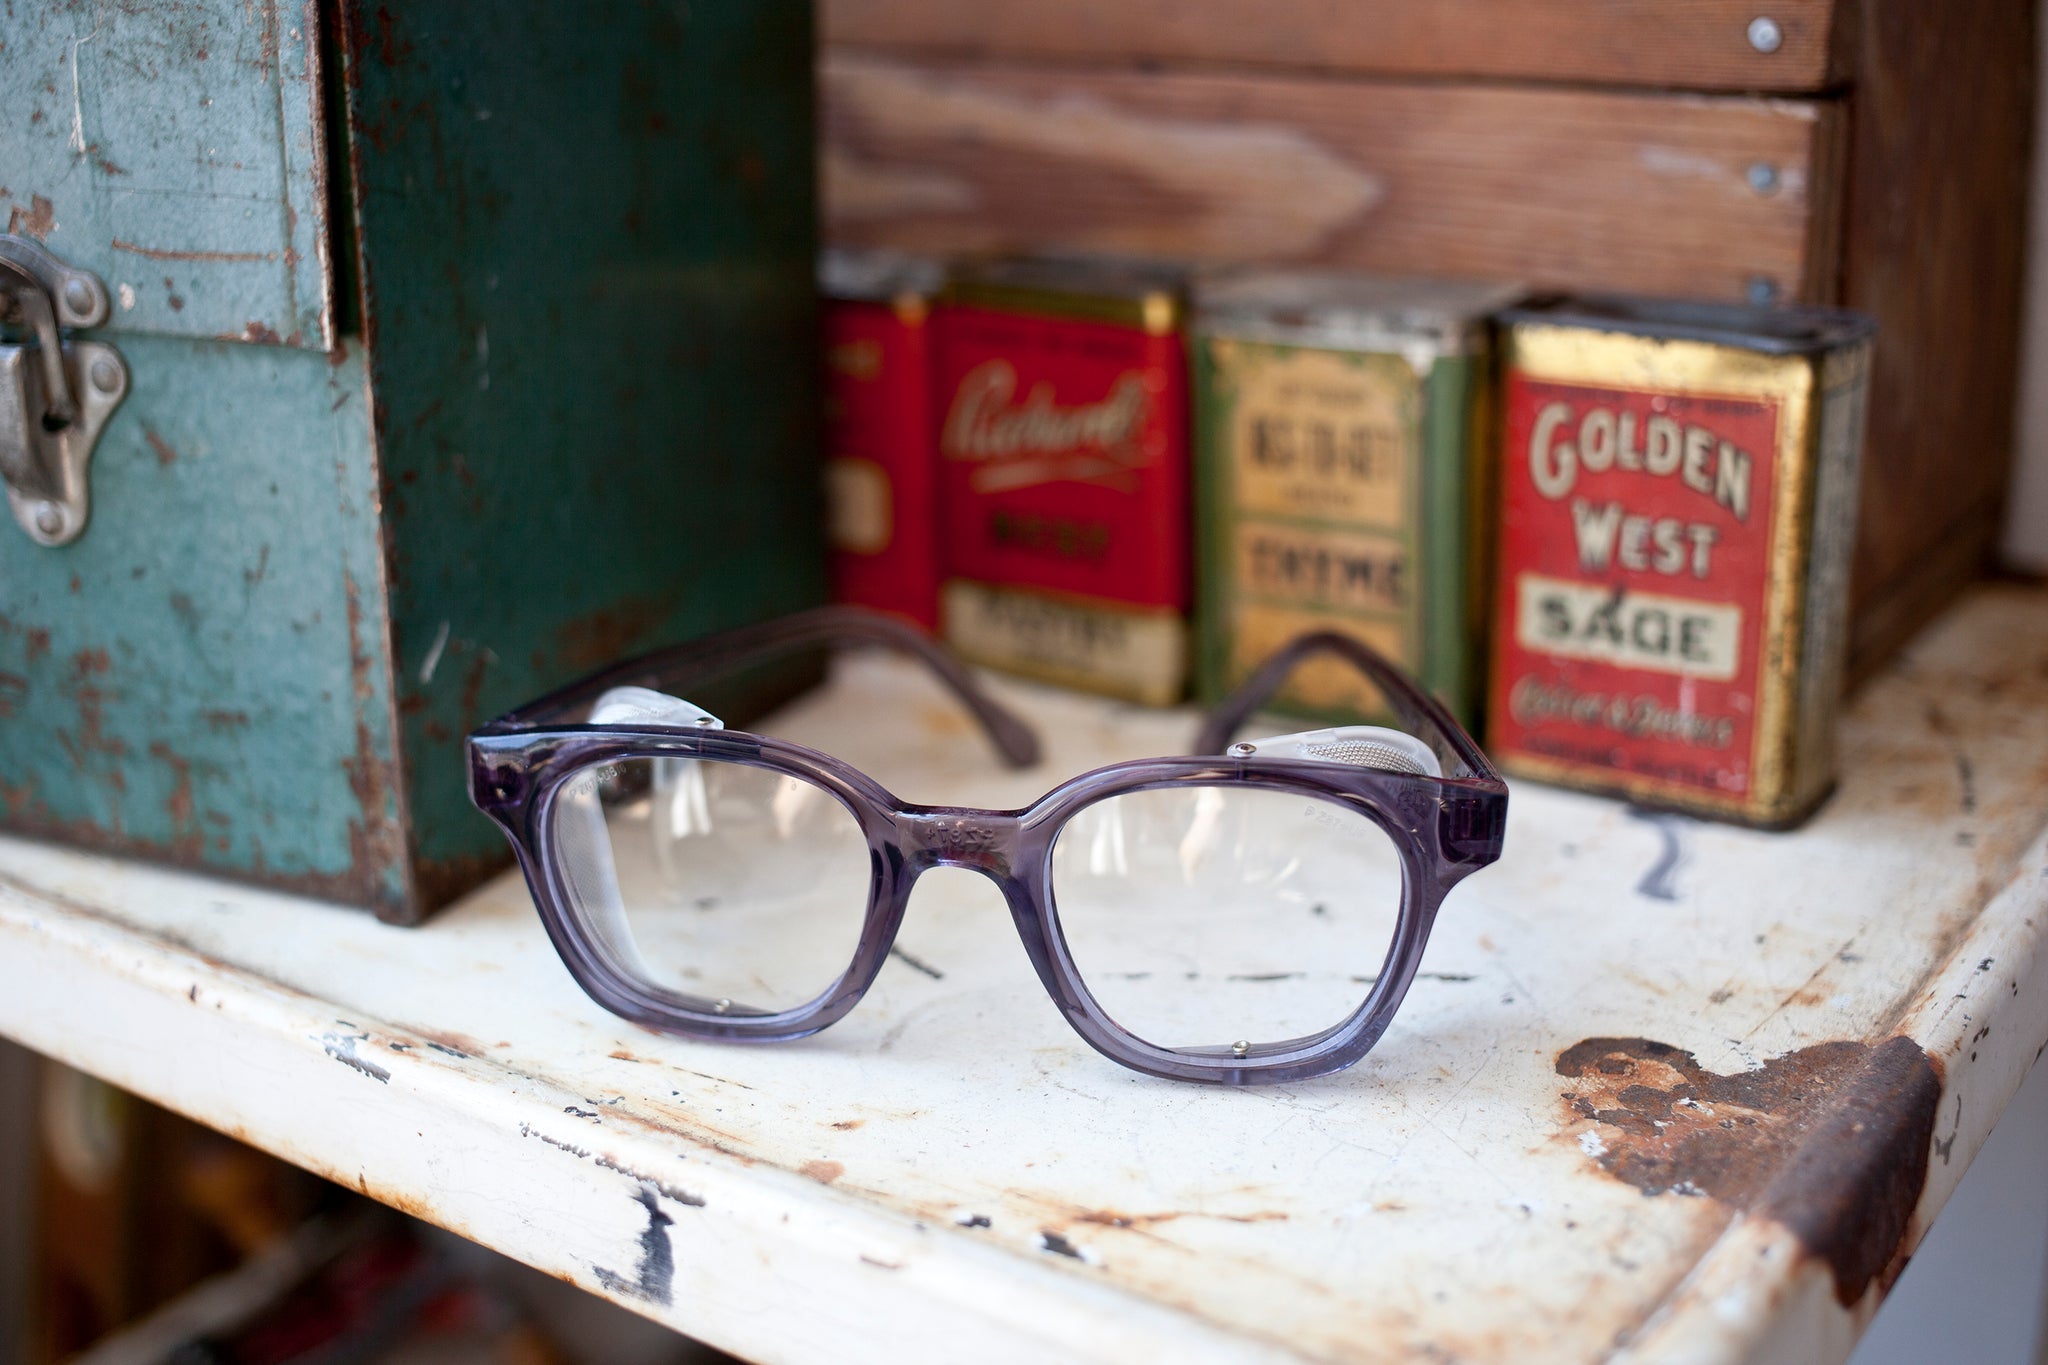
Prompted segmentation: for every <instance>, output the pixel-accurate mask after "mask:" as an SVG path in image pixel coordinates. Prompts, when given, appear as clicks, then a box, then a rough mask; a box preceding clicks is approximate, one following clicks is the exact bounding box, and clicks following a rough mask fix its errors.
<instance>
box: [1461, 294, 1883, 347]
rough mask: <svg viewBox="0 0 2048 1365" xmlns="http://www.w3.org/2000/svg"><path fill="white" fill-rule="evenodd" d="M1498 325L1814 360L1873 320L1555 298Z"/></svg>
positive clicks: (1786, 310)
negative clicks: (1669, 340) (1580, 329)
mask: <svg viewBox="0 0 2048 1365" xmlns="http://www.w3.org/2000/svg"><path fill="white" fill-rule="evenodd" d="M1499 320H1500V322H1501V323H1502V325H1504V326H1511V327H1512V326H1519V325H1522V324H1536V325H1539V326H1551V327H1585V328H1589V329H1591V330H1593V331H1600V332H1623V333H1626V334H1628V335H1630V336H1640V337H1651V338H1656V339H1665V338H1675V339H1680V340H1685V341H1705V342H1711V343H1713V344H1715V345H1719V346H1735V347H1740V348H1742V349H1744V350H1751V351H1761V352H1764V353H1765V354H1768V355H1817V354H1820V353H1822V352H1825V351H1832V350H1835V349H1836V348H1838V347H1842V346H1849V345H1854V344H1855V343H1857V342H1861V341H1867V340H1869V339H1870V338H1871V337H1872V336H1874V335H1875V334H1876V332H1877V320H1876V319H1875V318H1873V317H1871V316H1870V315H1869V314H1867V313H1858V312H1855V311H1854V310H1852V309H1848V308H1820V307H1813V306H1809V305H1788V306H1784V307H1776V308H1755V307H1751V306H1749V305H1746V304H1736V303H1702V302H1699V301H1696V300H1688V299H1650V298H1635V297H1629V296H1625V295H1618V294H1614V295H1609V294H1558V295H1552V296H1549V297H1545V298H1540V299H1532V300H1530V301H1528V302H1527V303H1524V304H1522V305H1520V306H1519V307H1515V308H1509V309H1507V310H1505V311H1503V312H1502V313H1501V314H1500V315H1499Z"/></svg>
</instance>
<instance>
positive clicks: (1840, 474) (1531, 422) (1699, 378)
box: [1487, 298, 1875, 827]
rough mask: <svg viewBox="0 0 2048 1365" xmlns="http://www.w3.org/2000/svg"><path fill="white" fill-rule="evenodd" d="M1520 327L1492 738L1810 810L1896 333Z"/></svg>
mask: <svg viewBox="0 0 2048 1365" xmlns="http://www.w3.org/2000/svg"><path fill="white" fill-rule="evenodd" d="M1499 322H1500V327H1501V337H1500V345H1501V353H1502V376H1501V463H1500V467H1499V476H1500V484H1501V508H1500V542H1499V561H1498V562H1499V570H1498V578H1497V584H1498V591H1497V594H1496V601H1495V607H1494V621H1495V634H1494V642H1493V648H1494V660H1493V672H1492V679H1493V681H1492V686H1491V688H1490V693H1489V699H1488V714H1487V740H1488V743H1487V747H1488V752H1489V753H1491V754H1492V755H1493V757H1494V758H1495V759H1496V761H1498V762H1499V763H1500V765H1501V766H1502V767H1503V768H1504V769H1506V770H1507V771H1509V772H1511V773H1519V774H1523V775H1526V776H1529V777H1535V778H1540V779H1543V780H1546V781H1554V782H1558V783H1562V784H1566V785H1570V786H1576V787H1584V788H1588V789H1591V790H1595V791H1602V792H1609V793H1613V794H1617V795H1622V796H1626V797H1629V798H1631V799H1634V800H1637V801H1641V802H1644V803H1645V804H1651V805H1656V806H1662V807H1670V808H1675V809H1681V810H1686V811H1690V812H1693V813H1696V814H1700V815H1706V816H1712V817H1716V818H1721V819H1728V820H1734V821H1739V822H1742V823H1746V824H1753V825H1760V826H1767V827H1784V826H1787V825H1791V824H1795V823H1797V822H1798V821H1800V820H1802V819H1804V818H1805V817H1806V816H1807V815H1808V814H1810V813H1811V812H1812V810H1813V809H1814V808H1815V807H1816V806H1817V805H1819V803H1820V802H1821V801H1822V800H1823V799H1825V797H1826V796H1827V793H1828V792H1829V790H1830V789H1831V788H1832V786H1833V782H1834V757H1835V751H1834V709H1835V704H1836V702H1837V700H1838V699H1839V696H1840V693H1841V687H1842V661H1843V651H1844V645H1845V641H1846V633H1845V630H1844V617H1845V614H1846V610H1847V584H1848V569H1849V556H1850V551H1851V548H1852V540H1853V537H1854V532H1855V508H1856V481H1857V470H1858V465H1859V463H1860V459H1861V447H1862V441H1863V414H1864V408H1865V401H1866V397H1867V391H1868V382H1869V372H1870V349H1871V338H1872V336H1873V333H1874V331H1875V328H1874V326H1873V324H1872V323H1871V322H1870V320H1869V319H1867V318H1865V317H1863V316H1862V315H1860V314H1856V313H1849V312H1844V311H1840V310H1832V309H1792V308H1787V309H1775V310H1768V311H1766V310H1758V309H1750V308H1740V307H1731V306H1722V305H1711V304H1681V303H1670V302H1659V301H1648V300H1631V299H1594V298H1571V299H1560V300H1550V301H1545V302H1542V303H1539V304H1532V305H1529V306H1525V307H1521V308H1516V309H1510V310H1508V311H1506V312H1504V313H1502V314H1501V315H1500V318H1499Z"/></svg>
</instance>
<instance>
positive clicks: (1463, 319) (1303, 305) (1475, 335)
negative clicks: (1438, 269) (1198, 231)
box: [1194, 268, 1528, 354]
mask: <svg viewBox="0 0 2048 1365" xmlns="http://www.w3.org/2000/svg"><path fill="white" fill-rule="evenodd" d="M1527 292H1528V291H1527V290H1526V289H1524V288H1523V287H1522V286H1521V285H1515V284H1485V283H1480V282H1478V281H1473V280H1423V279H1393V278H1387V277H1383V276H1374V275H1360V274H1353V273H1347V272H1340V271H1317V270H1285V269H1263V268H1261V269H1237V270H1227V271H1218V272H1216V273H1214V274H1209V275H1204V276H1203V277H1202V278H1201V279H1200V280H1199V281H1198V282H1197V283H1196V285H1195V289H1194V328H1195V330H1196V331H1197V332H1199V333H1201V334H1202V335H1204V336H1218V337H1242V338H1246V339H1249V340H1254V341H1271V342H1278V343H1280V344H1283V345H1295V346H1325V347H1329V348H1331V349H1336V350H1355V351H1396V350H1398V351H1403V352H1414V351H1416V350H1417V349H1418V348H1420V349H1421V350H1423V351H1424V352H1426V353H1434V354H1447V353H1457V352H1462V351H1468V350H1471V349H1472V348H1473V347H1474V346H1475V345H1476V344H1477V342H1478V340H1479V339H1480V337H1481V336H1482V335H1483V334H1484V329H1485V325H1486V322H1487V319H1488V318H1489V317H1491V316H1492V315H1493V314H1494V313H1495V312H1497V311H1499V310H1500V309H1502V308H1504V307H1506V306H1508V305H1509V304H1511V303H1514V302H1515V301H1516V300H1518V299H1521V298H1523V297H1525V296H1526V295H1527Z"/></svg>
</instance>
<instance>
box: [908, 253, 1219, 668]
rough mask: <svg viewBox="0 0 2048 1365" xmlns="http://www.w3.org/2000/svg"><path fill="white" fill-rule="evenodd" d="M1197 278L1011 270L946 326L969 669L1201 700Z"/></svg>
mask: <svg viewBox="0 0 2048 1365" xmlns="http://www.w3.org/2000/svg"><path fill="white" fill-rule="evenodd" d="M1183 284H1184V278H1183V276H1182V274H1181V272H1179V271H1178V270H1177V269H1174V268H1172V267H1168V266H1163V265H1150V264H1140V263H1127V262H1119V261H1110V260H1095V259H1085V258H1083V259H1069V258H1047V257H1032V258H1011V259H1004V260H997V261H987V262H981V263H978V264H976V265H974V266H971V267H965V268H962V269H960V270H959V271H957V272H956V273H955V274H954V276H953V278H952V280H951V281H950V282H949V283H948V285H947V288H946V293H945V298H944V303H943V306H942V307H941V308H940V310H939V312H938V315H937V318H936V327H937V331H936V338H935V353H934V371H933V372H934V376H935V384H936V392H937V395H938V411H939V414H940V418H939V438H938V442H939V457H940V458H939V470H940V473H939V478H940V488H941V508H942V523H943V525H942V530H941V548H942V555H943V560H944V573H945V585H944V588H943V590H942V593H941V615H942V617H943V619H944V623H945V633H946V637H947V639H948V640H949V642H951V643H952V645H953V646H954V647H955V648H956V649H957V650H959V651H960V652H961V653H962V654H964V655H966V656H967V657H968V658H971V659H974V660H976V661H977V662H981V663H985V664H990V665H993V666H995V667H999V668H1004V669H1008V670H1010V671H1012V672H1017V673H1023V674H1027V675H1029V676H1033V677H1038V678H1042V679H1046V680H1048V681H1051V682H1058V683H1063V684H1067V685H1069V686H1075V687H1083V688H1087V689H1090V690H1092V691H1097V692H1104V693H1108V694H1110V695H1112V696H1120V697H1127V698H1130V699H1132V700H1135V701H1141V702H1148V703H1152V704H1166V703H1170V702H1174V701H1178V700H1180V698H1181V697H1182V696H1183V695H1184V694H1185V692H1186V688H1187V675H1188V606H1189V597H1190V567H1189V538H1190V529H1189V522H1190V519H1191V517H1190V510H1189V506H1188V498H1189V482H1190V470H1189V452H1188V435H1187V432H1188V417H1187V373H1186V357H1185V352H1184V348H1183V342H1182V337H1181V321H1182V314H1183V311H1184V307H1183Z"/></svg>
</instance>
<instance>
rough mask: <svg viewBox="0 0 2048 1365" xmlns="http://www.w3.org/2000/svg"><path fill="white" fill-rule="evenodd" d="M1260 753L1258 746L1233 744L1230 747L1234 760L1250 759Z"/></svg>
mask: <svg viewBox="0 0 2048 1365" xmlns="http://www.w3.org/2000/svg"><path fill="white" fill-rule="evenodd" d="M1258 751H1259V746H1258V745H1256V744H1233V745H1231V746H1230V754H1231V757H1233V758H1250V757H1251V756H1252V755H1253V754H1255V753H1257V752H1258Z"/></svg>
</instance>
